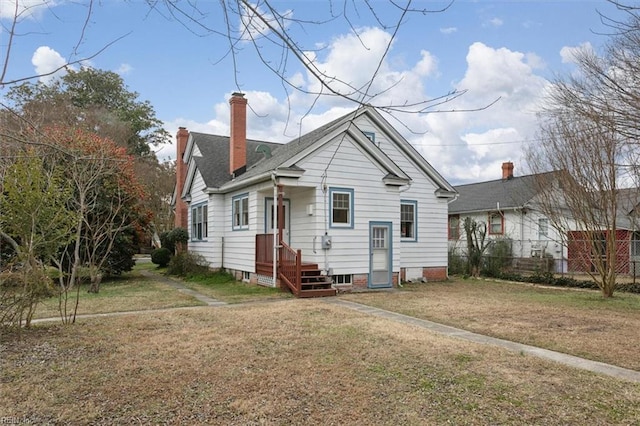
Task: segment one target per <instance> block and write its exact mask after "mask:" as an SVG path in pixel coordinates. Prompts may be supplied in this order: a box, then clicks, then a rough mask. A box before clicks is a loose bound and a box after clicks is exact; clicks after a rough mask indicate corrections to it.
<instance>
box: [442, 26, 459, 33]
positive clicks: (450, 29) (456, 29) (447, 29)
mask: <svg viewBox="0 0 640 426" xmlns="http://www.w3.org/2000/svg"><path fill="white" fill-rule="evenodd" d="M457 31H458V28H456V27H447V28H440V32H441V33H442V34H453V33H455V32H457Z"/></svg>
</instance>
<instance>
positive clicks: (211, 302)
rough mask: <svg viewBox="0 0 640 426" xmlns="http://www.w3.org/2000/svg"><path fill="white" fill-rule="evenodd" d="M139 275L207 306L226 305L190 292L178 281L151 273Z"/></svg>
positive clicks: (193, 291) (144, 272)
mask: <svg viewBox="0 0 640 426" xmlns="http://www.w3.org/2000/svg"><path fill="white" fill-rule="evenodd" d="M140 274H142V275H143V276H145V277H147V278H153V279H154V280H156V281H160V282H162V283H164V284H167V285H169V286H171V287H173V288H175V289H176V290H178V291H179V292H180V293H184V294H187V295H189V296H191V297H193V298H195V299H198V300H199V301H201V302H204V303H206V304H207V305H209V306H224V305H226V304H227V303H226V302H223V301H221V300H218V299H214V298H212V297H209V296H206V295H204V294H202V293H198V292H197V291H195V290H191V289H190V288H188V287H185V286H184V285H182V284H181V283H180V281H178V280H174V279H171V278H169V277H167V276H165V275H161V274H154V273H153V272H151V271H140Z"/></svg>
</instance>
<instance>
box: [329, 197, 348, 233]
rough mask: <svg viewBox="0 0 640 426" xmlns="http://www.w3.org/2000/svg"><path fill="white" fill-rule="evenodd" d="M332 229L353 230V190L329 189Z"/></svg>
mask: <svg viewBox="0 0 640 426" xmlns="http://www.w3.org/2000/svg"><path fill="white" fill-rule="evenodd" d="M329 200H330V206H329V210H330V212H329V213H330V215H331V227H332V228H353V189H348V188H329Z"/></svg>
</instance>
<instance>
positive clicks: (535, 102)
mask: <svg viewBox="0 0 640 426" xmlns="http://www.w3.org/2000/svg"><path fill="white" fill-rule="evenodd" d="M359 35H360V38H358V37H355V36H353V35H345V36H342V37H337V38H335V39H334V40H333V41H332V42H331V43H330V44H328V45H327V50H326V51H324V52H318V53H317V56H316V54H314V55H311V57H312V58H313V59H314V61H315V62H314V63H315V64H316V66H317V67H318V68H319V69H321V70H323V71H324V72H325V73H326V74H327V75H329V76H335V77H336V78H337V79H340V80H344V81H346V82H348V83H350V84H352V85H353V86H355V87H364V86H365V83H366V82H367V81H368V79H369V78H370V77H371V75H372V74H373V73H374V71H375V70H376V69H377V68H378V66H379V65H380V67H379V70H378V74H377V77H376V81H375V82H374V85H373V89H372V93H379V94H378V96H376V97H375V98H374V99H373V103H374V104H376V105H389V104H395V105H399V104H402V103H405V102H407V103H410V102H414V101H418V100H425V99H429V98H435V97H438V96H441V95H444V93H428V90H427V88H431V87H433V86H434V84H433V82H434V79H437V78H438V69H437V64H438V59H437V58H435V57H434V56H433V54H431V53H430V52H428V51H426V50H424V51H422V52H421V53H420V57H418V58H413V61H412V62H411V61H408V60H407V58H403V61H398V60H396V58H394V57H393V49H392V50H391V51H390V53H389V56H388V57H387V58H386V60H385V61H383V62H382V64H379V62H380V57H381V56H382V53H383V51H384V49H385V47H386V45H387V44H388V42H389V40H390V35H389V33H386V32H384V31H382V30H380V29H373V28H370V29H364V30H362V31H361V32H360V34H359ZM466 61H467V66H466V71H465V73H464V75H463V76H459V80H458V81H457V82H454V83H453V84H452V86H451V88H450V89H456V90H460V91H464V90H466V91H467V92H466V94H464V95H463V96H461V97H460V98H458V99H455V100H454V101H452V102H450V103H447V104H444V105H441V106H439V107H438V108H439V109H441V110H454V109H455V110H457V111H464V110H477V111H469V112H442V113H435V112H432V113H428V114H400V115H398V114H396V115H395V119H394V118H391V119H390V122H391V124H392V125H393V126H395V127H396V128H397V129H398V130H399V131H400V132H401V133H403V134H404V136H405V137H406V138H407V140H408V141H409V142H410V143H411V144H413V145H414V146H415V147H416V149H418V151H419V152H421V153H422V154H423V155H424V156H425V158H426V159H427V160H428V161H429V162H430V163H431V164H432V165H433V166H434V167H436V169H437V170H438V171H439V172H440V173H442V174H443V175H444V176H445V177H446V178H447V179H449V180H450V181H451V182H452V183H453V184H459V183H466V182H476V181H482V180H491V179H499V178H500V177H501V173H502V172H501V164H502V163H503V162H504V161H513V162H514V163H515V164H516V170H523V169H524V164H523V163H522V149H523V147H524V146H525V143H524V142H523V141H526V140H530V139H532V138H533V137H534V135H535V132H536V112H537V111H538V110H539V103H540V98H541V96H542V94H543V93H544V91H545V89H546V87H547V85H548V83H547V81H546V80H545V79H543V78H542V77H540V76H538V75H536V73H535V71H536V70H538V69H540V67H543V66H544V63H543V61H542V59H540V58H539V57H538V56H537V55H535V54H532V53H527V54H524V53H521V52H515V51H511V50H509V49H507V48H492V47H489V46H487V45H484V44H482V43H474V44H472V45H471V46H469V49H468V52H467V56H466ZM354 69H358V70H359V72H358V73H354V72H353V70H354ZM451 77H454V76H451ZM454 78H455V77H454ZM294 80H295V82H296V83H295V84H296V85H298V86H299V87H302V88H304V89H306V90H309V89H318V86H317V83H316V82H314V81H313V80H312V79H311V77H310V76H309V74H297V75H295V76H294ZM391 86H393V87H391ZM336 87H338V88H339V89H341V90H346V88H345V86H344V84H337V86H336ZM390 87H391V89H390V90H388V91H386V92H385V91H384V90H383V88H384V89H389V88H390ZM445 90H447V89H445ZM429 91H431V92H433V91H434V89H430V90H429ZM229 96H230V93H228V94H226V95H225V99H221V100H220V101H219V102H218V103H216V104H215V105H212V107H213V117H212V119H211V120H210V121H209V122H207V123H193V122H189V121H187V120H174V121H173V122H172V123H167V125H168V127H167V128H168V129H169V130H170V131H171V132H172V133H175V131H176V130H177V128H178V126H186V127H187V128H188V129H189V130H197V131H203V132H210V133H216V134H222V135H228V132H229V105H228V98H229ZM246 97H247V99H248V100H249V106H250V109H249V110H248V114H247V120H248V131H247V136H248V137H249V138H252V139H260V140H269V141H276V142H286V141H289V140H292V139H293V138H295V137H296V136H298V135H299V134H304V133H306V132H308V131H309V130H312V129H314V128H316V127H318V126H320V125H322V124H324V123H327V122H328V121H330V120H332V119H334V118H336V117H338V116H341V115H343V114H345V113H347V112H348V111H351V110H353V108H354V104H353V103H349V102H346V101H344V100H342V99H340V98H336V97H326V98H320V99H316V97H314V96H311V95H308V94H304V93H300V92H292V93H291V95H290V98H289V103H287V101H286V99H285V100H282V99H278V98H276V97H275V96H273V95H272V94H270V93H266V92H258V91H247V93H246ZM498 97H499V98H500V99H499V101H497V102H496V103H495V105H493V106H491V107H489V108H487V109H486V110H482V108H483V107H486V106H488V105H489V104H490V103H491V102H493V101H495V100H496V99H497V98H498ZM310 108H313V109H312V111H311V112H309V109H310ZM252 109H253V111H255V114H254V113H253V112H252ZM396 119H397V120H401V123H402V124H399V123H398V122H397V121H396ZM165 151H166V152H171V153H172V155H173V156H175V148H172V147H168V148H167V149H165V150H163V151H162V152H161V153H160V155H159V156H160V158H164V157H163V156H162V155H163V152H165ZM516 174H517V172H516Z"/></svg>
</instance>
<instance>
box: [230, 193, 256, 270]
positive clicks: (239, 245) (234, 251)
mask: <svg viewBox="0 0 640 426" xmlns="http://www.w3.org/2000/svg"><path fill="white" fill-rule="evenodd" d="M262 186H264V185H262ZM258 189H260V187H259V186H252V187H249V188H246V189H243V190H239V191H235V192H232V193H229V194H225V195H224V211H223V219H222V220H221V221H220V223H221V224H222V226H223V229H224V259H223V266H224V267H225V268H229V269H235V270H238V271H247V272H255V245H256V234H262V233H264V197H263V196H261V195H259V193H258V192H257V190H258ZM242 194H248V196H249V227H248V229H239V230H234V229H233V217H232V213H233V199H234V198H235V197H237V196H239V195H242Z"/></svg>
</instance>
